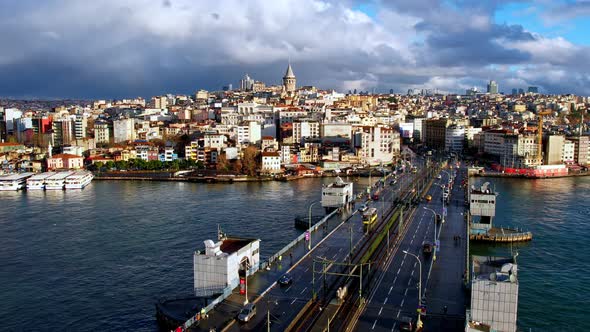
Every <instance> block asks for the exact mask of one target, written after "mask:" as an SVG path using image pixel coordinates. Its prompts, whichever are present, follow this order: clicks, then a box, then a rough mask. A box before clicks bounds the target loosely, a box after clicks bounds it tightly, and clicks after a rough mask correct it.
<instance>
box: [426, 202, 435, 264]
mask: <svg viewBox="0 0 590 332" xmlns="http://www.w3.org/2000/svg"><path fill="white" fill-rule="evenodd" d="M424 210H427V211H430V212H432V214H433V215H434V254H433V255H432V260H433V261H435V260H436V239H437V238H436V212H435V211H434V210H433V209H431V208H427V207H426V206H425V207H424Z"/></svg>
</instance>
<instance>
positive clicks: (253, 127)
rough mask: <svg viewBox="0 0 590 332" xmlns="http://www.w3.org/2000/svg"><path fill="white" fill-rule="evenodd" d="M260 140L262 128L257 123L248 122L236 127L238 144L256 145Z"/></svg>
mask: <svg viewBox="0 0 590 332" xmlns="http://www.w3.org/2000/svg"><path fill="white" fill-rule="evenodd" d="M261 138H262V127H261V126H260V124H259V123H258V122H255V121H250V122H248V123H247V124H243V125H240V126H238V127H237V139H236V140H237V143H238V144H257V143H258V142H260V139H261Z"/></svg>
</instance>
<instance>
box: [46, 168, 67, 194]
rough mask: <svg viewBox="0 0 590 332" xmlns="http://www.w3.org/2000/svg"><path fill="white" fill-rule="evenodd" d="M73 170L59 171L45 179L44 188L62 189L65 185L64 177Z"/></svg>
mask: <svg viewBox="0 0 590 332" xmlns="http://www.w3.org/2000/svg"><path fill="white" fill-rule="evenodd" d="M72 174H74V172H59V173H56V174H54V175H52V176H50V177H48V178H47V179H45V190H63V189H65V187H66V178H67V177H68V176H70V175H72Z"/></svg>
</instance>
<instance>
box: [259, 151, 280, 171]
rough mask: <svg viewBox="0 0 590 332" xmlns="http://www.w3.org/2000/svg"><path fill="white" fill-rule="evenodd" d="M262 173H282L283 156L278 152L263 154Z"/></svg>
mask: <svg viewBox="0 0 590 332" xmlns="http://www.w3.org/2000/svg"><path fill="white" fill-rule="evenodd" d="M261 172H262V173H265V174H276V173H280V172H281V156H280V154H279V153H278V152H262V167H261Z"/></svg>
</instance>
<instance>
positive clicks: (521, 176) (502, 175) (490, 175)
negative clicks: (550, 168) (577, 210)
mask: <svg viewBox="0 0 590 332" xmlns="http://www.w3.org/2000/svg"><path fill="white" fill-rule="evenodd" d="M469 176H473V177H482V178H486V177H487V178H514V179H526V180H547V179H561V178H571V177H583V176H590V172H586V173H574V174H567V175H555V176H540V177H536V176H527V175H524V174H508V173H475V174H470V175H469Z"/></svg>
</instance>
